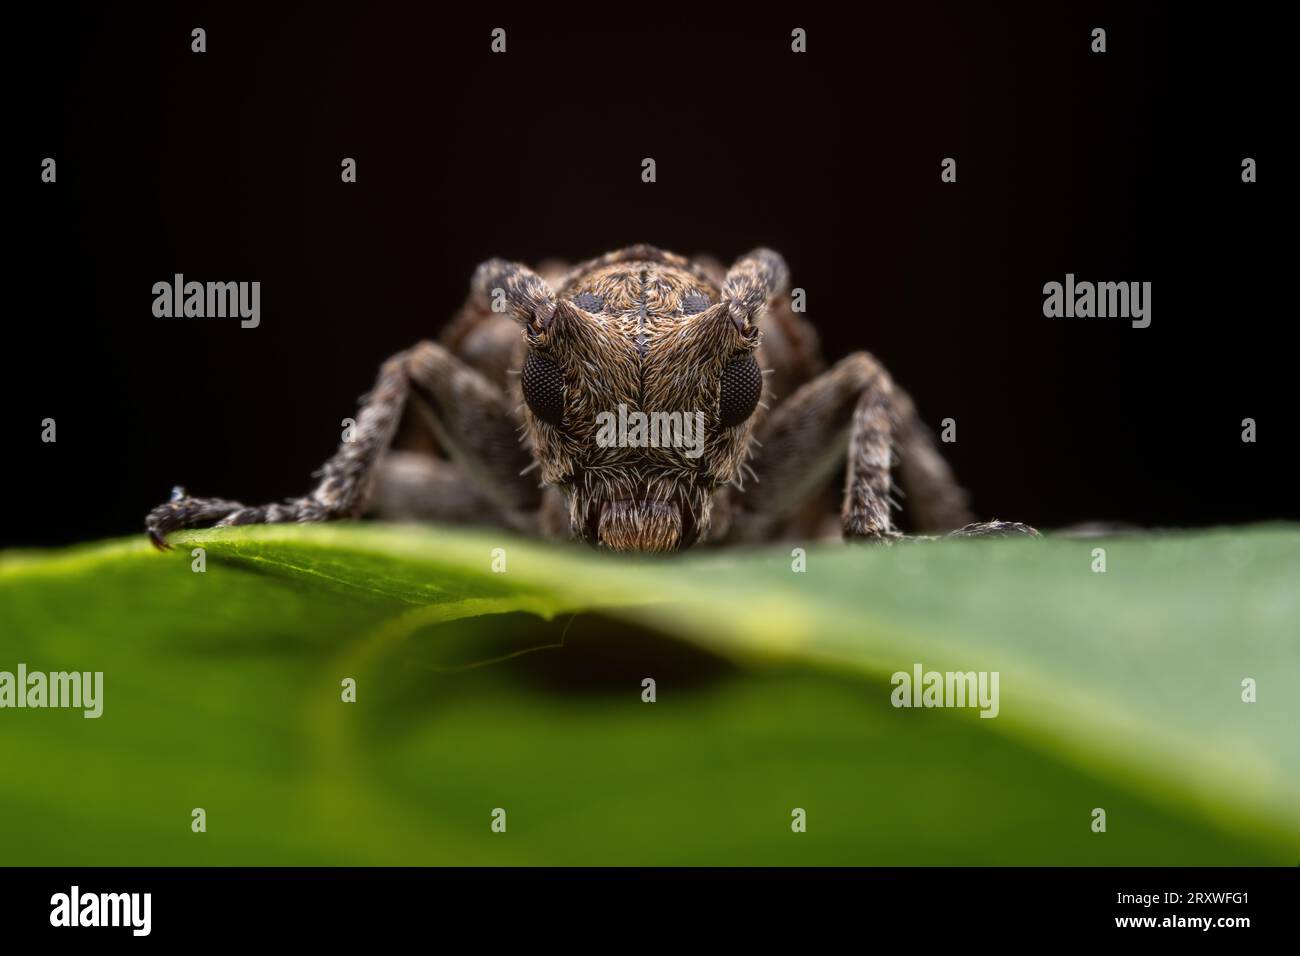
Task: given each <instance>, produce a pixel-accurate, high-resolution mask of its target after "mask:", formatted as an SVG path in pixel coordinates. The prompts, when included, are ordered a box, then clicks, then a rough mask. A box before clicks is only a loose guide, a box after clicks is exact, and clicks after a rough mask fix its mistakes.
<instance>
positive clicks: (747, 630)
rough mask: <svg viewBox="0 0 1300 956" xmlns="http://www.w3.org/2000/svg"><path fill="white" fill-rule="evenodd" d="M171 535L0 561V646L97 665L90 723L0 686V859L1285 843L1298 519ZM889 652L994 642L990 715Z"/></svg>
mask: <svg viewBox="0 0 1300 956" xmlns="http://www.w3.org/2000/svg"><path fill="white" fill-rule="evenodd" d="M173 543H174V544H175V545H176V550H175V551H172V552H170V553H167V554H160V553H156V552H154V551H153V550H152V549H151V548H150V547H149V546H148V544H147V543H145V542H144V541H143V540H142V539H132V540H129V541H120V542H107V543H103V544H95V545H88V546H84V547H80V548H76V549H69V550H65V551H58V552H46V553H19V552H12V553H9V554H7V555H4V556H0V671H9V672H13V671H15V670H16V668H17V665H18V664H19V663H20V662H21V663H24V664H25V665H26V667H27V669H28V671H43V672H51V671H69V670H77V671H92V672H93V671H102V672H103V674H104V694H103V697H104V700H103V707H104V709H103V715H102V716H101V717H99V718H98V719H86V718H84V717H83V716H82V714H81V712H80V711H76V710H54V709H31V708H27V709H8V708H6V709H3V710H0V767H2V768H3V772H2V773H0V863H4V864H69V865H79V864H207V863H219V864H233V863H254V864H294V863H304V864H313V863H348V864H444V863H445V864H476V863H548V864H556V863H558V864H571V863H572V864H577V863H656V864H657V863H863V864H928V863H940V864H976V863H994V864H1032V863H1042V864H1072V863H1077V864H1104V863H1119V864H1193V863H1196V864H1202V863H1204V864H1215V863H1242V864H1260V863H1262V864H1286V865H1294V864H1295V863H1296V862H1297V860H1300V735H1297V733H1296V730H1297V728H1298V727H1300V646H1298V644H1297V634H1298V632H1300V627H1297V622H1300V589H1298V588H1297V582H1300V530H1297V528H1296V527H1295V526H1264V527H1255V528H1249V529H1243V530H1234V531H1213V532H1200V533H1195V534H1190V533H1189V534H1169V535H1152V536H1143V537H1132V538H1117V539H1112V540H1095V539H1087V540H1085V539H1051V538H1049V539H1045V540H1039V541H1034V540H974V541H939V542H923V543H916V544H908V545H898V546H895V547H892V548H845V547H842V546H833V545H826V546H821V547H814V548H810V549H809V551H808V555H807V571H806V572H805V573H795V572H793V571H792V567H791V555H790V552H789V548H788V547H786V548H774V549H764V550H754V551H743V552H739V551H738V552H726V551H718V552H712V553H708V552H700V553H698V554H691V555H686V556H682V557H678V558H675V559H671V560H647V559H641V560H623V559H619V558H617V557H611V556H606V555H598V554H595V553H594V552H591V551H588V550H583V549H578V548H576V547H568V546H564V547H560V546H554V545H545V544H541V543H536V542H529V541H522V540H516V539H513V538H509V537H507V536H504V535H494V534H486V533H467V532H465V531H462V530H458V529H419V530H415V529H411V528H396V527H384V526H379V525H327V526H313V527H307V526H273V527H250V528H240V529H223V530H220V531H203V532H192V533H187V534H182V535H177V536H174V538H173ZM196 547H202V548H204V549H205V551H206V562H207V564H206V571H205V572H204V573H195V572H194V571H192V570H191V562H192V560H193V559H192V557H191V549H192V548H196ZM1097 547H1103V548H1105V550H1106V568H1107V570H1106V572H1105V573H1094V572H1093V570H1092V566H1093V549H1094V548H1097ZM496 548H503V549H504V553H505V560H506V570H505V571H504V573H494V571H493V561H494V557H493V549H496ZM917 663H919V664H921V665H922V666H923V667H924V669H925V670H927V671H929V670H935V671H989V672H992V671H996V672H998V674H999V711H998V714H997V716H996V717H995V718H992V719H985V718H981V717H979V716H978V710H976V709H970V708H967V709H956V708H950V709H938V708H935V709H926V708H896V707H894V706H892V704H891V700H890V698H891V692H892V691H893V689H894V688H893V687H892V686H891V675H893V674H894V673H896V672H899V671H903V672H908V673H909V674H910V673H911V671H912V669H913V665H914V664H917ZM348 677H351V678H353V679H355V681H356V685H357V700H356V702H355V703H344V702H343V701H342V700H341V682H342V681H343V679H344V678H348ZM643 678H653V679H654V680H655V681H656V697H657V699H656V701H655V702H654V703H645V702H643V701H642V699H641V694H642V684H641V681H642V679H643ZM1246 678H1252V679H1254V680H1255V681H1256V682H1257V686H1258V700H1257V701H1256V702H1254V703H1246V702H1243V700H1242V681H1243V680H1244V679H1246ZM197 807H202V808H203V809H204V810H205V811H206V814H207V831H206V832H204V833H194V832H192V831H191V826H190V823H191V810H192V809H193V808H197ZM496 808H502V809H504V810H505V811H506V819H507V830H506V832H505V833H494V832H492V829H491V823H492V813H493V811H494V809H496ZM795 808H802V809H803V810H805V811H806V814H807V832H805V833H794V832H792V830H791V825H790V824H791V819H792V817H791V813H792V811H793V810H794V809H795ZM1094 808H1102V809H1104V810H1105V812H1106V823H1107V829H1106V832H1105V833H1095V832H1093V831H1092V828H1091V823H1092V820H1093V817H1092V814H1093V810H1094Z"/></svg>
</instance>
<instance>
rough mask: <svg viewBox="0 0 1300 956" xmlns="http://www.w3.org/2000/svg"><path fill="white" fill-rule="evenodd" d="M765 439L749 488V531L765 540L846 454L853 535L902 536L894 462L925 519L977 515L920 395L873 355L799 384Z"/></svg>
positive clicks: (848, 531) (948, 521) (951, 523)
mask: <svg viewBox="0 0 1300 956" xmlns="http://www.w3.org/2000/svg"><path fill="white" fill-rule="evenodd" d="M758 438H759V440H760V442H761V448H760V450H759V452H758V454H757V456H756V459H755V462H754V471H755V475H756V477H757V479H758V480H757V483H756V484H755V485H754V486H753V487H752V488H750V489H747V491H746V495H745V499H744V500H745V504H746V512H747V513H746V514H745V515H744V516H743V517H742V518H740V519H739V526H740V531H741V534H742V535H748V536H757V537H762V536H765V534H766V533H767V532H770V531H771V530H773V529H774V528H776V527H777V526H779V524H780V522H781V520H782V519H784V518H785V517H786V516H788V515H789V514H791V513H792V512H793V511H794V510H795V509H796V508H797V507H798V506H799V504H800V503H801V502H803V501H805V500H807V499H808V497H809V496H810V495H813V494H815V493H816V492H817V489H818V488H820V487H824V485H825V483H826V482H827V481H828V480H829V479H830V477H831V475H833V474H834V472H835V470H836V469H837V468H839V467H841V466H842V465H843V464H844V462H845V460H846V459H847V468H846V472H847V473H846V480H845V488H844V503H843V508H842V510H841V514H840V518H841V525H842V528H843V533H844V537H845V538H848V539H866V540H892V539H895V538H898V537H900V534H899V531H898V530H897V528H896V527H895V525H894V522H893V518H892V514H891V512H892V508H893V507H894V501H893V491H894V484H893V477H892V471H893V467H894V465H895V464H899V465H900V467H899V474H900V477H901V478H902V482H903V489H904V491H905V492H906V493H907V496H908V504H909V506H910V508H911V511H912V512H913V515H914V516H915V518H916V520H917V524H918V525H919V526H921V527H922V528H924V529H926V530H944V531H946V530H949V529H951V528H955V527H959V526H961V525H965V524H967V523H968V522H969V521H970V515H969V512H968V511H967V510H966V497H965V493H964V492H963V491H962V490H961V488H960V487H959V486H958V485H957V482H956V480H955V479H954V478H953V475H952V471H951V470H950V469H949V468H948V465H947V463H946V462H945V461H944V460H943V458H942V456H940V455H939V452H938V450H937V449H936V448H935V447H934V444H933V439H932V438H931V436H930V433H929V431H928V430H927V429H926V428H925V426H924V425H923V424H922V423H921V421H920V419H919V418H918V417H917V414H916V409H915V407H914V406H913V405H912V402H911V400H910V399H909V398H908V397H907V395H906V393H905V392H903V391H902V390H901V389H899V388H898V387H897V386H895V385H894V383H893V380H892V379H891V378H890V376H889V373H888V372H886V371H885V369H884V367H883V366H882V365H881V364H880V363H879V362H878V361H876V359H875V358H873V357H872V356H871V355H869V354H867V353H866V352H857V353H854V354H853V355H850V356H848V357H847V358H845V359H843V360H841V361H840V362H838V363H837V364H836V365H835V366H834V367H832V368H831V369H830V370H828V371H827V372H825V373H823V374H822V375H820V376H818V377H817V378H815V379H813V380H812V381H811V382H808V383H807V384H805V385H803V386H802V387H801V388H799V389H798V390H796V391H795V393H794V394H793V395H791V396H790V397H789V398H788V399H787V400H786V401H785V402H783V403H782V404H780V405H778V406H777V408H776V409H775V410H774V411H773V413H772V415H771V417H770V418H768V419H767V421H765V422H764V423H763V425H762V426H761V427H760V430H759V432H758ZM896 453H897V454H896ZM972 533H974V532H972Z"/></svg>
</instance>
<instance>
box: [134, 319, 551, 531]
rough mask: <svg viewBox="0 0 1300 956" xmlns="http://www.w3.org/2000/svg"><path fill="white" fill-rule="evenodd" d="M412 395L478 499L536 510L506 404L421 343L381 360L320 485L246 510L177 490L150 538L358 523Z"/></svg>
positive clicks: (156, 515)
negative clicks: (235, 528)
mask: <svg viewBox="0 0 1300 956" xmlns="http://www.w3.org/2000/svg"><path fill="white" fill-rule="evenodd" d="M411 398H414V399H416V401H415V402H414V404H415V405H416V406H417V407H419V408H420V409H421V411H424V412H425V413H426V416H427V419H428V421H429V423H430V425H431V426H432V427H434V429H435V431H437V433H438V437H439V439H440V441H441V442H442V443H443V446H444V447H446V448H448V449H449V451H450V452H451V453H452V455H453V456H454V457H457V458H458V459H459V460H460V461H461V463H462V465H463V466H464V467H465V469H466V470H467V471H468V472H469V473H470V474H471V475H472V476H473V477H474V478H476V479H477V480H478V481H479V483H480V487H481V489H482V491H483V492H484V494H486V495H488V496H489V497H491V498H492V499H493V500H494V501H496V502H497V503H498V504H500V505H501V506H502V507H503V508H506V509H510V510H514V509H519V510H523V509H527V508H529V507H531V506H533V505H534V504H535V502H536V498H537V495H538V491H537V487H536V482H530V481H528V480H527V479H526V478H524V477H522V476H520V474H519V472H520V471H521V470H522V469H524V468H525V467H527V465H528V463H529V462H530V461H531V457H530V456H529V454H528V452H527V451H526V450H525V449H523V448H521V447H520V445H519V441H518V437H517V435H516V429H517V427H518V423H517V421H516V420H515V418H514V416H513V414H512V407H513V405H512V402H511V400H510V398H509V397H508V396H507V395H506V394H505V392H503V391H502V390H501V389H499V388H497V387H496V386H495V385H493V384H492V383H491V382H489V381H488V380H487V379H486V378H484V377H483V376H482V375H481V374H479V373H478V372H477V371H475V370H474V369H472V368H470V367H468V366H467V365H465V364H464V363H463V362H461V361H460V360H459V359H457V358H456V357H455V356H453V355H452V354H451V353H450V352H448V351H447V350H446V349H445V348H443V347H442V346H440V345H436V344H434V343H432V342H422V343H420V344H419V345H417V346H415V347H414V348H412V349H409V350H407V351H405V352H401V353H399V354H397V355H395V356H393V357H392V358H390V359H388V361H386V362H385V363H384V364H383V366H382V367H381V369H380V371H379V377H378V380H377V381H376V382H375V387H374V388H373V389H372V390H371V392H370V393H369V394H368V395H367V396H366V397H365V398H364V399H363V402H362V406H361V410H360V411H359V412H358V413H357V416H356V426H355V428H354V429H353V434H352V439H351V440H350V441H344V442H343V443H342V444H340V445H339V448H338V451H336V452H335V453H334V457H332V458H331V459H330V460H329V461H327V462H326V463H325V465H324V466H323V467H322V468H321V470H320V471H319V472H318V474H319V475H320V482H319V483H318V484H317V485H316V487H315V488H314V489H313V490H312V491H311V492H310V493H309V494H307V495H305V496H303V497H301V498H293V499H290V500H288V501H285V502H279V503H274V504H267V505H254V506H248V505H244V504H241V503H240V502H238V501H228V500H225V499H221V498H192V497H190V496H188V495H185V494H184V493H183V492H179V489H178V493H173V496H172V499H171V500H170V501H168V502H167V503H166V504H162V505H159V506H158V507H157V508H155V509H153V511H151V512H150V513H149V516H148V517H147V518H146V521H145V526H146V528H147V529H148V532H149V537H150V538H151V539H152V540H153V542H154V544H155V545H157V546H158V547H160V548H165V547H167V545H166V536H167V534H168V533H170V532H172V531H176V530H179V529H181V528H195V527H201V526H206V525H212V524H215V525H216V526H217V527H226V526H230V525H244V524H280V523H286V522H316V521H331V520H337V519H345V518H355V517H358V516H359V515H360V514H361V512H362V510H363V509H364V508H365V506H366V504H367V502H368V501H369V498H370V496H371V493H372V491H373V489H374V484H375V478H376V475H377V467H378V464H379V462H380V460H381V458H382V457H383V455H384V453H385V452H387V450H388V448H389V446H390V444H391V443H392V441H393V435H394V433H395V432H396V430H397V426H398V424H399V422H400V421H401V417H402V412H403V410H404V409H405V408H406V406H407V404H408V401H409V400H410V399H411Z"/></svg>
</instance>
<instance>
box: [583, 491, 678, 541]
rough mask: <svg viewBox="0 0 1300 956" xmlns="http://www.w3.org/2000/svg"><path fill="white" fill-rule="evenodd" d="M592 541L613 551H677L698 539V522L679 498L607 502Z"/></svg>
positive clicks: (603, 503)
mask: <svg viewBox="0 0 1300 956" xmlns="http://www.w3.org/2000/svg"><path fill="white" fill-rule="evenodd" d="M599 508H600V510H599V513H598V515H597V516H596V521H595V528H594V531H595V534H594V535H593V536H591V543H592V544H595V545H597V546H598V547H601V548H608V549H609V550H610V551H676V550H677V549H679V548H681V547H684V546H685V545H688V544H690V543H691V541H692V540H693V539H694V536H695V535H694V528H693V524H694V522H693V521H691V520H690V518H689V517H687V518H686V519H685V520H683V512H685V514H686V515H687V516H689V514H690V512H689V509H683V508H682V507H681V505H680V504H679V503H678V502H677V501H675V500H668V501H634V500H630V499H622V500H618V501H603V502H601V503H600V506H599Z"/></svg>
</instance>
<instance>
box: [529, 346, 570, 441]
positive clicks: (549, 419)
mask: <svg viewBox="0 0 1300 956" xmlns="http://www.w3.org/2000/svg"><path fill="white" fill-rule="evenodd" d="M523 387H524V401H526V402H527V403H528V407H529V408H531V409H532V410H533V414H534V415H536V416H537V417H538V418H540V419H541V420H542V421H544V422H546V423H547V424H548V425H559V424H560V420H561V419H562V418H563V417H564V375H563V373H562V372H561V371H560V366H558V365H556V364H555V362H554V361H552V360H551V359H549V358H547V357H546V356H545V355H539V354H537V353H536V352H529V353H528V355H527V356H525V358H524V371H523Z"/></svg>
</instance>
